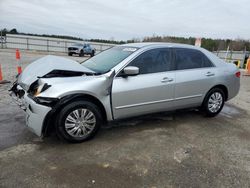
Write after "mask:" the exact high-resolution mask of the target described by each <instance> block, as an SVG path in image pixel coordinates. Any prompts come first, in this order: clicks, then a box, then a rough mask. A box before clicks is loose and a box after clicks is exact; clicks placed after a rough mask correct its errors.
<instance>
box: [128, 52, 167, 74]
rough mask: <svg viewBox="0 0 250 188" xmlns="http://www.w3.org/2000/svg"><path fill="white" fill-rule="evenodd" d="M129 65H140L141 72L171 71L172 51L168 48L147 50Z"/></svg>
mask: <svg viewBox="0 0 250 188" xmlns="http://www.w3.org/2000/svg"><path fill="white" fill-rule="evenodd" d="M128 66H135V67H138V68H139V73H140V74H148V73H157V72H164V71H169V70H171V51H170V49H167V48H159V49H153V50H149V51H146V52H144V53H143V54H141V55H139V56H138V57H137V58H135V59H134V60H133V61H132V62H131V63H130V64H129V65H128Z"/></svg>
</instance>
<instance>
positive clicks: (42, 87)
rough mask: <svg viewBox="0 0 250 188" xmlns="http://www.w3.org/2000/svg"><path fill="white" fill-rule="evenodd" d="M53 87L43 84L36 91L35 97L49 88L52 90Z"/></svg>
mask: <svg viewBox="0 0 250 188" xmlns="http://www.w3.org/2000/svg"><path fill="white" fill-rule="evenodd" d="M50 87H51V85H49V84H47V83H45V84H42V85H39V86H38V87H37V88H35V90H34V96H37V95H39V94H40V93H42V92H43V91H45V90H47V89H48V88H50Z"/></svg>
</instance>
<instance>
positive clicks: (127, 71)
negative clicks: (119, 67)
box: [123, 66, 139, 76]
mask: <svg viewBox="0 0 250 188" xmlns="http://www.w3.org/2000/svg"><path fill="white" fill-rule="evenodd" d="M137 74H139V68H138V67H134V66H128V67H125V68H124V69H123V75H124V76H135V75H137Z"/></svg>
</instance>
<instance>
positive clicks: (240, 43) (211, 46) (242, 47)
mask: <svg viewBox="0 0 250 188" xmlns="http://www.w3.org/2000/svg"><path fill="white" fill-rule="evenodd" d="M0 31H1V33H2V35H3V36H5V35H6V34H8V33H9V34H22V35H31V36H41V37H51V38H61V39H70V40H81V41H90V42H101V43H111V44H125V43H134V42H172V43H183V44H190V45H194V43H195V40H196V39H195V38H194V37H189V38H185V37H173V36H156V35H153V36H150V37H144V38H143V39H138V38H134V39H130V40H127V41H123V40H121V41H117V40H113V39H112V40H105V39H86V40H84V39H82V38H80V37H73V36H67V35H48V34H42V35H41V34H33V33H22V32H18V31H17V29H16V28H14V29H11V30H7V29H6V28H4V29H2V30H0ZM201 40H202V42H201V47H203V48H205V49H207V50H209V51H219V50H227V49H228V47H229V49H230V50H233V51H250V40H243V39H236V40H232V39H211V38H202V39H201Z"/></svg>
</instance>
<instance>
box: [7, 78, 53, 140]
mask: <svg viewBox="0 0 250 188" xmlns="http://www.w3.org/2000/svg"><path fill="white" fill-rule="evenodd" d="M9 94H10V96H11V97H12V98H13V99H14V101H15V102H16V103H17V105H18V106H20V108H21V109H23V110H24V111H25V112H26V125H27V127H28V128H29V129H31V131H32V132H34V133H35V134H36V135H38V136H39V137H42V136H43V135H42V129H43V124H44V121H45V117H46V115H47V114H48V113H49V111H51V109H52V108H51V107H50V106H46V105H43V104H38V103H37V102H36V101H35V100H34V99H33V98H32V97H31V96H29V95H28V93H27V92H26V91H25V90H24V89H23V88H22V87H21V86H20V85H19V84H17V83H16V82H15V83H14V84H13V86H12V88H11V89H10V90H9Z"/></svg>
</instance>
